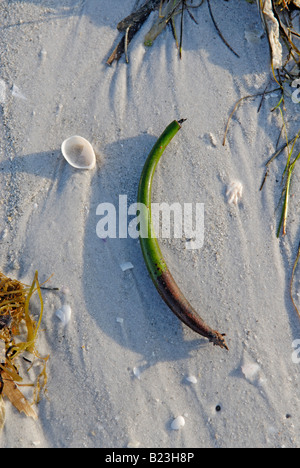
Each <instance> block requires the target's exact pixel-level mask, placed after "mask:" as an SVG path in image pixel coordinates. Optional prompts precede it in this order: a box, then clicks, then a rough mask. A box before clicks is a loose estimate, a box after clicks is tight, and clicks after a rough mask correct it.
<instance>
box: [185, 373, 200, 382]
mask: <svg viewBox="0 0 300 468" xmlns="http://www.w3.org/2000/svg"><path fill="white" fill-rule="evenodd" d="M186 380H187V381H188V382H189V383H193V384H196V383H197V382H198V381H197V378H196V377H195V376H194V375H188V376H187V377H186Z"/></svg>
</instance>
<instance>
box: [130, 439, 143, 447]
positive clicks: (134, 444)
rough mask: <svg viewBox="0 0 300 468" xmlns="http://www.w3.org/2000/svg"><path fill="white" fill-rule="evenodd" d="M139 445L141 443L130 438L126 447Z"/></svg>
mask: <svg viewBox="0 0 300 468" xmlns="http://www.w3.org/2000/svg"><path fill="white" fill-rule="evenodd" d="M140 445H141V443H140V442H138V441H137V440H132V441H130V442H128V444H127V448H139V447H140Z"/></svg>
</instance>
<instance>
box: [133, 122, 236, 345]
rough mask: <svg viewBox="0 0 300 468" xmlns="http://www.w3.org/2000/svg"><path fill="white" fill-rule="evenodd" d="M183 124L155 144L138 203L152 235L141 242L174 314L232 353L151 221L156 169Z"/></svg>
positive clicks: (173, 126)
mask: <svg viewBox="0 0 300 468" xmlns="http://www.w3.org/2000/svg"><path fill="white" fill-rule="evenodd" d="M183 122H184V120H179V121H177V120H175V121H174V122H172V123H171V124H170V125H168V127H167V128H166V129H165V131H164V132H163V133H162V135H161V136H160V137H159V139H158V140H157V142H156V143H155V145H154V147H153V148H152V150H151V152H150V154H149V156H148V158H147V160H146V163H145V165H144V168H143V171H142V175H141V179H140V184H139V190H138V203H140V204H143V206H145V207H146V208H147V210H141V213H140V216H141V218H142V221H143V222H144V225H145V224H146V225H147V227H148V232H147V236H145V235H141V232H140V243H141V248H142V252H143V256H144V259H145V263H146V265H147V268H148V271H149V273H150V276H151V278H152V281H153V283H154V285H155V287H156V289H157V291H158V292H159V294H160V295H161V297H162V298H163V300H164V301H165V302H166V304H167V305H168V306H169V307H170V309H171V310H172V312H173V313H174V314H175V315H176V316H177V317H178V318H179V319H180V320H181V321H182V322H183V323H184V324H185V325H187V326H188V327H189V328H191V329H192V330H194V331H195V332H196V333H199V335H201V336H204V337H205V338H208V339H209V341H210V342H212V343H213V344H214V345H217V346H220V347H221V348H225V349H227V350H228V347H227V345H226V342H225V338H224V336H225V334H220V333H219V332H217V331H215V330H213V329H212V328H210V327H209V326H208V325H207V324H206V323H205V322H204V320H203V319H202V318H201V317H200V316H199V315H198V313H197V312H196V311H195V309H194V308H193V307H192V306H191V304H190V303H189V302H188V301H187V299H186V298H185V296H184V295H183V293H182V292H181V291H180V289H179V287H178V286H177V284H176V282H175V280H174V278H173V277H172V275H171V273H170V270H169V268H168V266H167V264H166V262H165V260H164V258H163V255H162V252H161V250H160V247H159V243H158V240H157V238H156V235H155V232H154V228H153V223H152V219H151V188H152V181H153V177H154V173H155V169H156V166H157V164H158V162H159V160H160V158H161V156H162V154H163V152H164V150H165V149H166V147H167V146H168V144H169V143H170V141H171V140H172V139H173V137H174V136H175V135H176V134H177V132H178V131H179V129H180V128H181V124H182V123H183ZM141 225H142V223H141Z"/></svg>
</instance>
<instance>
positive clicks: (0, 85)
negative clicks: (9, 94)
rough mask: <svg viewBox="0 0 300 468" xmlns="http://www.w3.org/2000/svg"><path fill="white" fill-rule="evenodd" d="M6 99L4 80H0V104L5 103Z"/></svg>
mask: <svg viewBox="0 0 300 468" xmlns="http://www.w3.org/2000/svg"><path fill="white" fill-rule="evenodd" d="M5 101H6V84H5V81H3V80H0V104H5Z"/></svg>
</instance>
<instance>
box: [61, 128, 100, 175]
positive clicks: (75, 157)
mask: <svg viewBox="0 0 300 468" xmlns="http://www.w3.org/2000/svg"><path fill="white" fill-rule="evenodd" d="M61 152H62V154H63V156H64V158H65V159H66V161H67V162H68V163H69V164H70V165H71V166H73V167H75V168H76V169H93V168H94V167H95V165H96V155H95V152H94V150H93V147H92V145H91V143H90V142H89V141H87V140H86V139H85V138H83V137H81V136H79V135H74V136H72V137H70V138H67V140H65V141H64V142H63V143H62V145H61Z"/></svg>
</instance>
